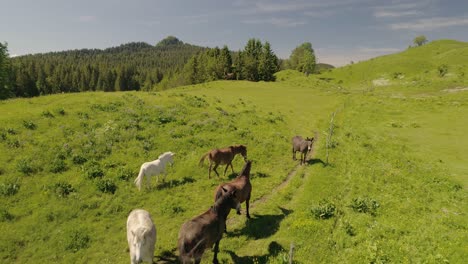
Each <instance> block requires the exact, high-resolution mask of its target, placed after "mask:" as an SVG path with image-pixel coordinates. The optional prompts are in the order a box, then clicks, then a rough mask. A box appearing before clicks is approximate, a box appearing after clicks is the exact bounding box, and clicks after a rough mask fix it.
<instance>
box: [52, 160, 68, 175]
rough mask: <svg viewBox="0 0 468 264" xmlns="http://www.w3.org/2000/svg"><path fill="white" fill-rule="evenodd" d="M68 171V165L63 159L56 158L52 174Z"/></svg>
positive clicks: (53, 162)
mask: <svg viewBox="0 0 468 264" xmlns="http://www.w3.org/2000/svg"><path fill="white" fill-rule="evenodd" d="M67 169H68V168H67V165H66V164H65V161H64V160H63V159H61V158H55V159H54V161H52V164H51V167H50V172H53V173H60V172H64V171H66V170H67Z"/></svg>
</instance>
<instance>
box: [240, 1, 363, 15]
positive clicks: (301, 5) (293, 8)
mask: <svg viewBox="0 0 468 264" xmlns="http://www.w3.org/2000/svg"><path fill="white" fill-rule="evenodd" d="M364 2H371V0H328V1H322V0H314V1H287V2H272V1H237V2H236V3H235V4H234V6H237V7H241V8H243V9H241V12H240V13H241V14H245V15H247V14H268V13H293V12H298V11H310V12H315V11H319V10H324V9H327V8H336V7H343V6H353V5H357V4H361V3H364ZM312 9H314V10H312Z"/></svg>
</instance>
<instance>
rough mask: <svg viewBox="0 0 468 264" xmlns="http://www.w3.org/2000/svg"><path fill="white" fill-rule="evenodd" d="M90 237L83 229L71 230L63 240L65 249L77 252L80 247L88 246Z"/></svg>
mask: <svg viewBox="0 0 468 264" xmlns="http://www.w3.org/2000/svg"><path fill="white" fill-rule="evenodd" d="M90 242H91V238H90V237H89V235H88V234H86V233H85V232H84V231H79V230H73V231H71V232H70V234H68V236H67V237H66V241H65V243H64V244H65V249H66V250H69V251H72V252H77V251H78V250H80V249H83V248H88V247H89V244H90Z"/></svg>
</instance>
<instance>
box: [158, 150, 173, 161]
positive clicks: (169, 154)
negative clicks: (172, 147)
mask: <svg viewBox="0 0 468 264" xmlns="http://www.w3.org/2000/svg"><path fill="white" fill-rule="evenodd" d="M166 156H174V153H172V152H171V151H167V152H164V153H163V154H161V155H159V157H158V159H161V158H164V157H166Z"/></svg>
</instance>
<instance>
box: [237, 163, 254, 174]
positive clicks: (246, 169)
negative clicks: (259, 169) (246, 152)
mask: <svg viewBox="0 0 468 264" xmlns="http://www.w3.org/2000/svg"><path fill="white" fill-rule="evenodd" d="M251 167H252V161H251V160H248V161H246V162H245V164H244V167H243V168H242V170H241V172H240V173H239V176H243V175H244V176H249V175H250V168H251Z"/></svg>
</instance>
